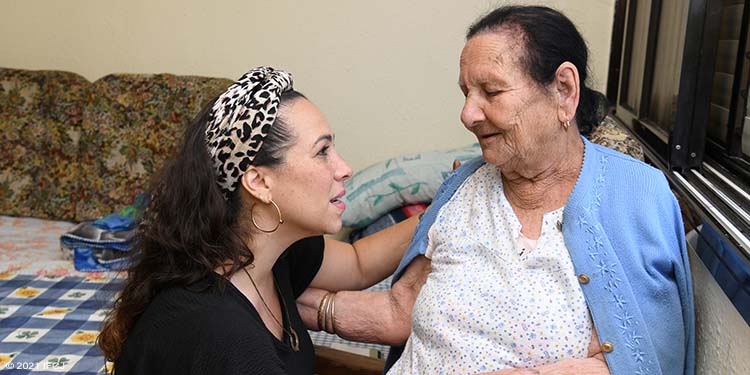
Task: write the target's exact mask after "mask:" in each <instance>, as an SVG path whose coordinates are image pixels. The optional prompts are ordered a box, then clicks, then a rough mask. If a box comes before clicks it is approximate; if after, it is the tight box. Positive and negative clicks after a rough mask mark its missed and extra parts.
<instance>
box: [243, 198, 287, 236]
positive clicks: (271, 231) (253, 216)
mask: <svg viewBox="0 0 750 375" xmlns="http://www.w3.org/2000/svg"><path fill="white" fill-rule="evenodd" d="M271 204H272V205H273V207H274V208H276V213H277V214H279V222H278V223H276V226H275V227H273V229H263V228H261V227H259V226H258V223H256V222H255V215H253V210H254V209H255V205H253V207H252V208H251V209H250V221H252V222H253V226H254V227H255V229H257V230H259V231H261V232H263V233H273V232H276V230H277V229H279V226H280V225H281V224H284V218H282V217H281V209H279V205H277V204H276V202H274V201H273V199H271Z"/></svg>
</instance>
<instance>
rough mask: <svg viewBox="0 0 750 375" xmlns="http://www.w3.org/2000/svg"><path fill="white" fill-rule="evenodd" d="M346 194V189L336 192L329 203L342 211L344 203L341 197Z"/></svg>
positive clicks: (344, 206) (344, 207)
mask: <svg viewBox="0 0 750 375" xmlns="http://www.w3.org/2000/svg"><path fill="white" fill-rule="evenodd" d="M344 195H346V190H342V191H341V192H340V193H338V194H337V195H336V196H335V197H333V199H331V200H330V202H331V204H332V205H334V206H336V208H338V209H339V210H341V211H342V212H343V211H344V209H346V203H344V202H343V201H342V200H341V198H342V197H343V196H344Z"/></svg>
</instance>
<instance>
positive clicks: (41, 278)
mask: <svg viewBox="0 0 750 375" xmlns="http://www.w3.org/2000/svg"><path fill="white" fill-rule="evenodd" d="M74 226H75V224H74V223H70V222H65V221H53V220H43V219H35V218H18V217H10V216H0V372H2V373H3V374H9V375H11V374H18V375H20V374H39V375H44V374H60V373H68V374H86V375H88V374H101V373H105V370H106V369H107V368H111V363H106V362H105V360H104V357H103V355H102V353H101V351H100V350H99V349H98V348H97V347H96V345H95V340H96V337H97V335H98V332H99V329H100V326H101V323H102V321H103V319H104V317H105V316H106V314H107V312H108V311H109V310H108V309H109V308H110V306H111V301H112V300H113V298H114V296H115V294H116V293H117V291H118V290H119V288H120V287H121V286H122V283H123V275H122V274H118V273H115V272H79V271H76V270H75V269H74V267H73V262H72V260H71V259H70V254H69V253H67V252H63V251H62V250H61V246H60V236H61V235H62V234H63V233H65V232H66V231H68V230H70V229H72V228H73V227H74ZM388 285H390V283H389V281H388V280H386V281H385V282H382V283H380V284H378V285H376V286H374V287H373V288H371V289H374V290H383V289H386V288H387V287H388ZM310 334H311V337H312V340H313V344H315V345H316V346H318V347H325V348H327V349H331V350H330V351H328V353H331V352H333V353H336V352H337V351H339V352H348V353H354V354H358V355H361V356H366V357H369V358H374V359H382V358H385V356H386V355H387V350H388V348H387V347H386V346H383V345H375V344H364V343H356V342H351V341H346V340H343V339H341V338H339V337H337V336H334V335H329V334H327V333H324V332H310Z"/></svg>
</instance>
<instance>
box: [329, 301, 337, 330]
mask: <svg viewBox="0 0 750 375" xmlns="http://www.w3.org/2000/svg"><path fill="white" fill-rule="evenodd" d="M330 303H331V333H333V334H334V335H335V334H336V293H335V292H334V293H333V294H332V295H331V302H330Z"/></svg>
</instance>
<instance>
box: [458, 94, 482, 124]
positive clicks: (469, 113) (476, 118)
mask: <svg viewBox="0 0 750 375" xmlns="http://www.w3.org/2000/svg"><path fill="white" fill-rule="evenodd" d="M481 121H484V111H482V108H480V107H479V106H478V105H476V104H475V103H474V101H473V100H470V99H468V98H467V99H466V102H464V107H463V108H462V109H461V122H463V123H464V126H466V127H467V128H471V127H473V126H474V125H476V124H478V123H480V122H481Z"/></svg>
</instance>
